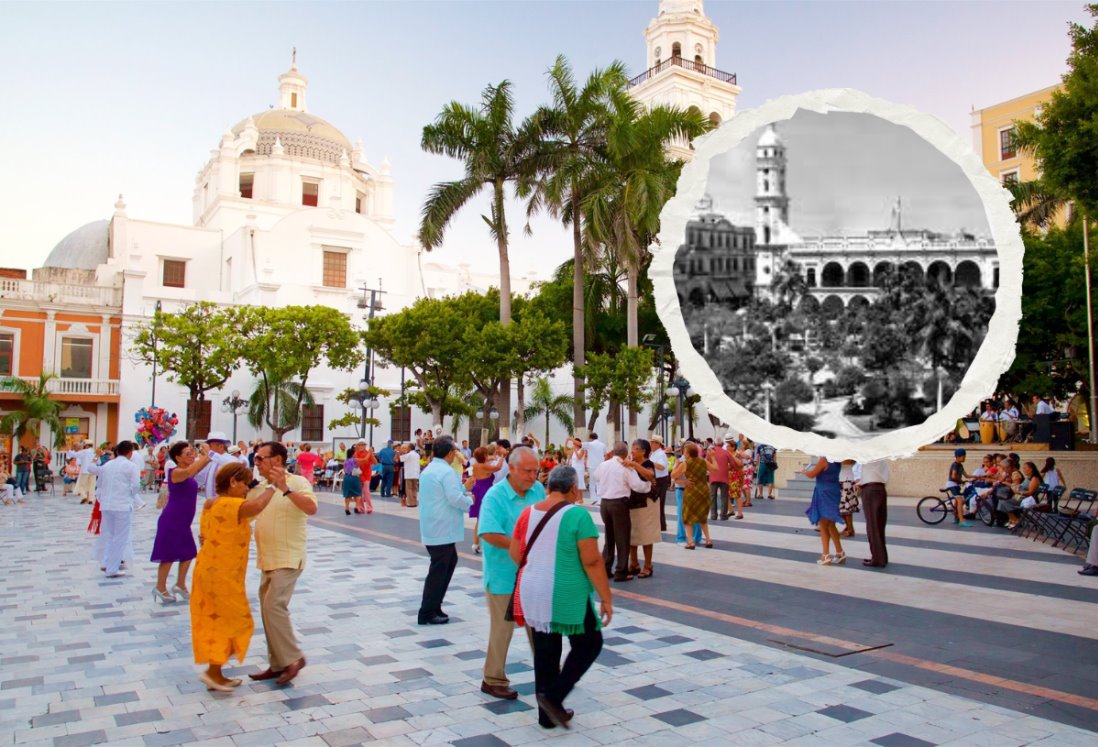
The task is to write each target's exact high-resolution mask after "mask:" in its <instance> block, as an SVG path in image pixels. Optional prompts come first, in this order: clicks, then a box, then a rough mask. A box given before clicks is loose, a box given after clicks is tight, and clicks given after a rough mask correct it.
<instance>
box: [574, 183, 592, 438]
mask: <svg viewBox="0 0 1098 747" xmlns="http://www.w3.org/2000/svg"><path fill="white" fill-rule="evenodd" d="M572 245H573V253H572V258H573V259H572V261H573V267H572V421H573V422H574V423H575V424H576V427H577V428H581V427H582V424H583V421H584V420H585V418H584V416H583V411H584V406H583V400H584V396H583V395H584V391H585V387H584V382H583V374H582V373H580V371H579V369H580V367H582V366H583V364H584V361H585V360H586V356H587V352H586V347H587V341H586V330H585V329H584V318H585V316H586V314H585V313H584V297H583V240H582V237H581V235H580V199H579V195H578V194H576V185H575V184H573V185H572ZM588 430H590V427H589V428H588ZM577 435H579V436H580V437H581V438H582V437H585V436H586V435H587V434H586V433H579V434H577Z"/></svg>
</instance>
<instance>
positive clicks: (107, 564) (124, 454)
mask: <svg viewBox="0 0 1098 747" xmlns="http://www.w3.org/2000/svg"><path fill="white" fill-rule="evenodd" d="M115 454H116V455H117V458H115V459H112V460H110V461H109V462H107V463H106V464H104V465H103V466H99V465H92V466H91V467H89V468H88V469H89V471H90V472H91V473H92V474H93V475H96V476H97V477H98V480H97V482H98V489H97V491H96V493H97V495H98V496H99V508H100V510H101V511H102V512H103V524H102V528H101V530H100V533H101V536H102V541H103V556H102V558H101V562H102V564H103V566H104V570H105V571H106V574H107V578H115V577H116V576H124V575H125V574H126V572H125V571H123V570H122V569H121V566H122V561H123V560H125V558H126V554H127V551H128V549H129V547H130V532H131V530H132V524H133V509H134V506H135V505H137V504H139V503H140V502H141V499H140V498H139V495H140V493H141V470H140V469H138V467H137V465H136V464H134V463H133V462H132V461H131V460H130V455H131V454H133V442H131V441H122V442H121V443H120V444H118V446H117V447H115Z"/></svg>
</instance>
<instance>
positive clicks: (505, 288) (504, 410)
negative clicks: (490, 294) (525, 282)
mask: <svg viewBox="0 0 1098 747" xmlns="http://www.w3.org/2000/svg"><path fill="white" fill-rule="evenodd" d="M503 200H504V189H503V181H502V180H496V183H495V195H494V204H493V205H492V213H493V214H494V216H495V223H496V226H495V228H496V247H497V249H498V250H499V321H500V323H501V324H502V325H503V326H505V327H506V326H507V325H509V324H510V323H511V260H510V258H509V257H508V256H507V218H506V217H505V216H504V214H503ZM499 410H500V413H499V417H500V420H499V422H500V432H501V433H503V435H504V438H506V437H507V433H508V432H509V430H510V429H509V427H508V426H509V425H510V423H511V381H510V379H507V380H506V381H504V382H503V383H502V384H501V385H500V398H499Z"/></svg>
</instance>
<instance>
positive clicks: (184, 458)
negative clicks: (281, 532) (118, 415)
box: [150, 441, 210, 604]
mask: <svg viewBox="0 0 1098 747" xmlns="http://www.w3.org/2000/svg"><path fill="white" fill-rule="evenodd" d="M199 448H200V449H201V450H202V454H201V456H199V455H198V454H196V453H195V450H194V448H193V447H192V446H191V445H190V444H189V443H187V442H186V441H180V442H179V443H176V444H173V445H172V447H171V449H169V450H168V458H169V459H170V460H171V463H174V464H175V466H174V467H171V466H170V464H169V466H168V469H167V470H166V471H167V474H166V475H165V476H164V477H165V480H167V483H168V504H167V505H166V506H164V510H163V511H162V512H161V513H160V519H159V520H158V521H157V522H156V539H155V540H154V541H153V549H152V557H151V558H150V560H152V562H154V563H159V564H160V567H159V568H157V569H156V588H155V589H153V601H154V602H155V601H159V602H160V603H161V604H167V603H168V602H174V601H175V598H176V596H177V595H178V596H180V597H182V598H183V599H189V598H190V593H189V592H188V591H187V570H188V569H189V568H190V567H191V561H192V560H194V558H195V556H196V555H198V548H197V547H195V544H194V534H193V533H192V532H191V524H192V523H193V522H194V512H195V506H196V504H197V501H198V481H197V480H195V479H194V477H195V475H197V474H198V473H199V472H201V471H202V469H203V468H204V467H205V466H206V465H207V464H209V463H210V457H209V447H208V446H206V444H200V445H199ZM172 563H178V564H179V576H178V578H177V579H176V582H175V586H173V587H172V590H171V591H170V592H169V591H168V573H169V572H170V571H171V569H172Z"/></svg>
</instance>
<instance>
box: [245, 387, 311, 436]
mask: <svg viewBox="0 0 1098 747" xmlns="http://www.w3.org/2000/svg"><path fill="white" fill-rule="evenodd" d="M299 402H300V403H301V405H300V406H299V405H298V403H299ZM313 404H314V400H313V395H312V392H310V391H309V390H308V389H307V388H305V387H303V386H301V384H300V383H298V382H296V381H291V380H289V379H282V378H279V377H277V376H273V375H271V374H264V375H263V376H260V377H259V379H257V380H256V382H255V389H253V390H252V393H251V395H250V396H249V397H248V422H249V423H250V424H251V426H252V427H253V428H261V427H263V425H266V426H267V427H268V428H270V429H271V434H272V435H273V439H274V440H275V441H281V440H282V437H283V436H285V435H286V434H287V433H289V432H290V431H292V430H293V429H294V428H296V427H297V426H298V423H300V422H301V406H305V407H312V406H313Z"/></svg>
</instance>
